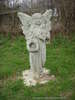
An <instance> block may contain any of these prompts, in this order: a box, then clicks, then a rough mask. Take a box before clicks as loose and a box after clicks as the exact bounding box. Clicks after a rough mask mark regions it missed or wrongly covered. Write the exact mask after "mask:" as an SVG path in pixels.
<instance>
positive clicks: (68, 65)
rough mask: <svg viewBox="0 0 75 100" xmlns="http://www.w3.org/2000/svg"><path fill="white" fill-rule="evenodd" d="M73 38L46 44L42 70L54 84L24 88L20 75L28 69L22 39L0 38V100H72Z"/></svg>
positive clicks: (74, 80)
mask: <svg viewBox="0 0 75 100" xmlns="http://www.w3.org/2000/svg"><path fill="white" fill-rule="evenodd" d="M74 59H75V37H73V38H72V39H71V40H68V39H67V38H61V37H60V38H56V39H54V40H53V42H52V43H50V44H47V61H46V64H45V68H47V69H50V70H51V72H50V73H51V74H53V75H55V77H56V80H53V81H49V82H48V83H47V84H44V85H39V84H37V85H36V86H35V87H34V86H33V87H26V86H25V85H24V84H23V80H22V79H21V76H22V71H23V70H25V69H28V68H29V58H28V51H27V49H26V42H25V39H24V37H23V36H18V37H16V38H15V39H10V38H9V37H8V38H6V37H4V36H0V100H37V99H38V100H57V99H58V100H61V99H62V100H75V94H74V91H75V60H74Z"/></svg>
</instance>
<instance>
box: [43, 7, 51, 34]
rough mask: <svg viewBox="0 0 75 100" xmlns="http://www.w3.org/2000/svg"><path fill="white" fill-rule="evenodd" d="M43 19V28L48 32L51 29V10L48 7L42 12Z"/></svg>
mask: <svg viewBox="0 0 75 100" xmlns="http://www.w3.org/2000/svg"><path fill="white" fill-rule="evenodd" d="M43 17H44V20H45V29H46V33H49V32H50V30H51V17H52V10H51V9H49V10H47V11H46V12H45V13H44V14H43Z"/></svg>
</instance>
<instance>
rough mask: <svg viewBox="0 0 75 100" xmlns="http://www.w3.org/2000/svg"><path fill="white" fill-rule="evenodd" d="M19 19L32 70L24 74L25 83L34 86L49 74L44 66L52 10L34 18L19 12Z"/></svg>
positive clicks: (34, 15)
mask: <svg viewBox="0 0 75 100" xmlns="http://www.w3.org/2000/svg"><path fill="white" fill-rule="evenodd" d="M18 17H19V19H20V21H21V23H22V30H23V34H24V35H25V39H26V43H27V49H28V51H29V58H30V70H29V71H27V72H25V74H24V77H25V83H27V82H29V83H27V84H32V85H33V84H35V83H36V81H35V80H38V79H39V78H40V77H41V76H42V75H43V74H44V72H48V71H47V70H45V68H43V66H44V64H45V61H46V37H47V36H48V34H49V32H50V30H51V21H50V19H51V17H52V10H51V9H50V10H47V11H46V12H45V13H44V14H41V13H34V14H33V15H32V16H29V15H27V14H25V13H22V12H19V13H18ZM27 77H28V79H27ZM26 79H27V80H29V81H27V80H26ZM32 80H33V81H34V82H33V81H32ZM26 81H27V82H26ZM30 82H31V83H30Z"/></svg>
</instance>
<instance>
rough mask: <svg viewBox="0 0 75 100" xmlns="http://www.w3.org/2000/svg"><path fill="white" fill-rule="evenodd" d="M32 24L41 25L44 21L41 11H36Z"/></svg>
mask: <svg viewBox="0 0 75 100" xmlns="http://www.w3.org/2000/svg"><path fill="white" fill-rule="evenodd" d="M32 21H33V22H32V24H34V25H37V26H40V25H41V23H42V15H41V14H40V13H35V14H33V15H32Z"/></svg>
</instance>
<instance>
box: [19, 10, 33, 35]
mask: <svg viewBox="0 0 75 100" xmlns="http://www.w3.org/2000/svg"><path fill="white" fill-rule="evenodd" d="M18 17H19V19H20V21H21V23H22V30H23V33H24V35H26V34H27V33H28V30H29V27H30V25H31V16H29V15H27V14H25V13H22V12H18Z"/></svg>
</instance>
